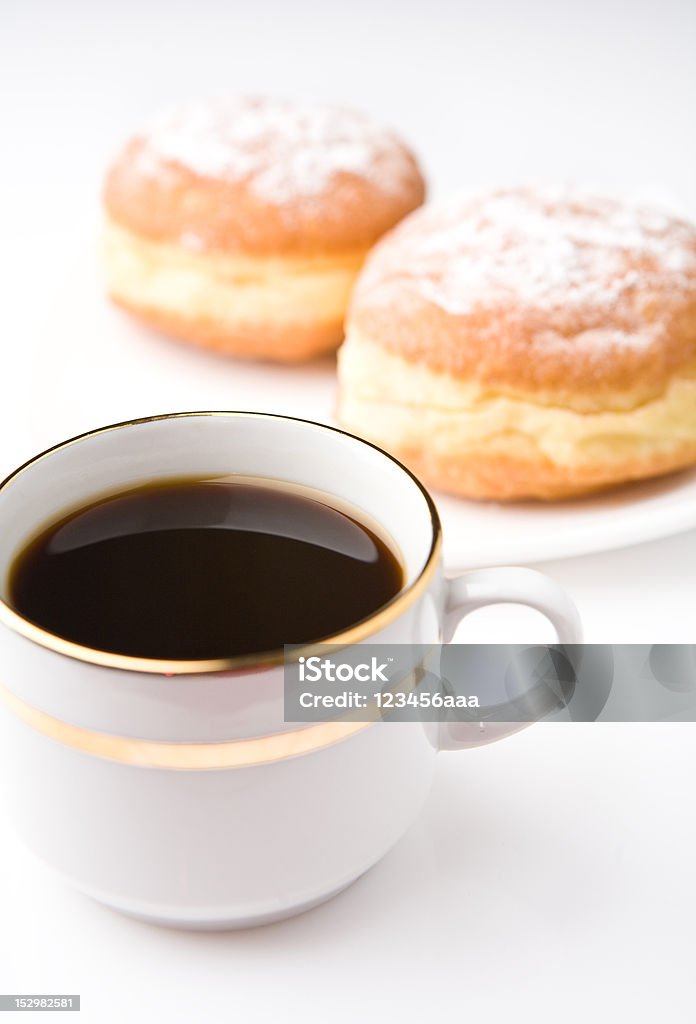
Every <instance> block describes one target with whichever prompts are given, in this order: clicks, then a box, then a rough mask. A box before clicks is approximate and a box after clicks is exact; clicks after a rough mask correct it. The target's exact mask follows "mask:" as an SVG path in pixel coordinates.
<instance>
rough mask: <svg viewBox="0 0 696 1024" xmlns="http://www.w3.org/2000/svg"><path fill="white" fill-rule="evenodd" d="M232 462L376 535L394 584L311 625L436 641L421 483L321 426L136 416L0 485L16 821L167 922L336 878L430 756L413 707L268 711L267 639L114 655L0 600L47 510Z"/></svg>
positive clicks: (325, 887)
mask: <svg viewBox="0 0 696 1024" xmlns="http://www.w3.org/2000/svg"><path fill="white" fill-rule="evenodd" d="M232 474H235V475H242V476H250V477H258V478H266V479H273V480H279V481H286V482H289V483H294V484H299V485H302V486H305V487H310V488H313V489H315V490H319V491H323V492H325V493H326V494H327V496H328V497H329V503H330V499H331V498H332V497H333V498H334V499H338V500H339V501H340V502H346V503H348V504H350V505H352V506H354V507H355V508H356V509H357V510H358V511H359V512H362V513H363V514H364V515H365V516H366V517H367V518H368V519H369V520H374V521H375V522H376V523H378V524H380V526H381V528H382V529H383V530H384V531H385V532H386V533H387V535H388V536H389V537H390V538H391V539H392V541H393V545H394V548H395V550H396V552H397V553H398V554H399V556H400V558H401V561H402V564H403V567H404V571H405V580H406V582H405V585H404V588H403V589H402V590H401V592H400V593H399V594H398V595H397V596H396V597H395V598H393V599H392V601H390V602H389V603H388V604H387V605H385V606H384V607H383V608H382V609H380V610H379V611H377V612H376V613H375V614H374V615H373V616H371V617H370V618H369V619H368V620H366V621H365V622H363V623H360V624H356V625H353V626H351V627H349V628H348V629H347V630H345V631H344V632H343V633H341V634H340V635H338V636H336V637H333V638H331V640H330V641H327V642H332V643H359V642H361V641H369V642H371V643H418V644H429V643H437V642H438V641H439V640H440V638H441V622H442V611H443V602H444V584H443V579H442V572H441V564H440V527H439V522H438V518H437V513H436V511H435V509H434V506H433V504H432V501H431V499H430V498H429V496H428V495H427V492H425V490H424V489H423V488H422V487H421V485H420V484H419V483H418V482H417V481H416V480H415V479H414V478H413V477H412V476H411V474H410V473H408V472H407V471H406V470H405V469H404V468H403V467H402V466H401V465H400V464H399V463H397V462H396V461H395V460H393V459H392V458H390V457H389V456H387V455H386V454H385V453H383V452H381V451H380V450H379V449H376V448H374V447H373V446H371V445H369V444H367V443H365V442H362V441H360V440H358V439H357V438H354V437H351V436H350V435H347V434H344V433H342V432H340V431H336V430H333V429H332V428H329V427H325V426H321V425H318V424H313V423H309V422H306V421H302V420H293V419H288V418H284V417H275V416H270V415H261V414H253V413H191V414H180V415H173V416H166V417H155V418H151V419H148V420H140V421H135V422H133V423H129V424H122V425H117V426H115V427H108V428H105V429H103V430H100V431H95V432H93V433H90V434H88V435H84V436H83V437H80V438H76V439H74V440H73V441H69V442H66V443H65V444H64V445H61V446H58V447H57V448H54V449H52V450H51V451H49V452H47V453H45V454H43V455H42V456H39V457H37V458H36V459H34V460H33V461H32V462H30V463H28V464H27V466H25V467H23V468H22V469H21V470H19V471H17V473H15V474H14V475H13V476H12V477H10V478H9V479H8V480H7V481H6V482H5V484H3V485H2V487H0V582H1V589H0V598H1V599H2V600H1V601H0V657H1V661H0V664H1V665H2V675H1V676H0V697H2V698H3V699H2V700H0V709H1V711H2V713H1V714H0V723H1V725H2V732H3V736H2V739H3V743H2V749H3V752H4V754H5V761H6V764H5V766H4V772H3V774H4V778H5V781H6V786H5V789H6V790H7V795H8V798H9V802H10V807H11V813H12V816H13V818H14V821H15V824H16V826H17V829H18V830H19V832H20V834H21V835H22V836H23V838H24V839H25V841H26V842H27V843H28V845H29V846H30V847H32V848H33V849H34V850H35V851H36V852H37V853H38V854H39V855H40V856H41V857H43V859H45V860H46V861H47V862H48V863H49V864H51V865H52V866H53V867H55V868H56V869H58V870H59V871H60V872H61V873H62V874H64V875H65V876H67V877H68V878H69V879H71V880H72V881H73V882H74V883H75V884H76V885H77V886H78V887H80V888H81V889H83V890H84V891H85V892H87V893H88V894H90V895H92V896H94V897H96V898H97V899H99V900H101V901H102V902H105V903H107V904H110V905H111V906H114V907H116V908H118V909H120V910H123V911H125V912H127V913H131V914H134V915H137V916H140V917H144V918H147V919H150V920H154V921H157V922H160V923H168V924H175V925H178V926H188V927H241V926H245V925H249V924H257V923H263V922H266V921H271V920H275V919H278V918H281V917H284V916H287V915H288V914H291V913H295V912H298V911H299V910H302V909H305V908H307V907H309V906H312V905H314V904H316V903H318V902H321V901H322V900H323V899H326V898H327V897H328V896H330V895H332V894H333V893H334V892H337V891H339V890H340V889H342V888H343V887H345V886H346V885H348V884H349V883H350V882H351V881H353V880H354V879H355V878H357V877H358V876H359V875H360V874H362V873H363V872H364V871H365V870H367V868H369V867H370V866H371V865H372V864H374V863H375V862H376V861H377V860H378V859H379V858H380V857H381V856H382V855H383V854H384V853H385V852H386V850H388V849H389V848H390V847H391V846H392V845H393V843H395V842H396V841H397V840H398V838H399V837H400V836H401V835H402V834H403V832H404V831H405V829H406V828H407V827H408V825H409V824H410V823H411V821H412V820H413V819H414V818H415V817H416V815H417V814H418V811H419V809H420V807H421V805H422V803H423V801H424V799H425V797H426V794H427V792H428V789H429V785H430V781H431V776H432V762H433V757H434V753H435V746H434V743H433V742H432V737H431V736H430V734H429V732H428V729H427V727H426V726H424V725H422V724H419V723H399V724H394V723H390V724H385V723H375V724H373V725H367V724H366V723H339V722H323V723H318V724H315V725H308V726H305V727H298V726H297V725H293V724H292V723H285V722H284V720H283V664H282V652H269V653H267V654H264V655H262V656H256V655H249V656H244V657H242V658H235V659H229V660H216V661H205V662H183V661H161V660H157V661H155V660H150V659H142V658H132V657H128V656H124V655H117V654H111V653H105V652H100V651H95V650H91V649H89V648H86V647H82V646H80V645H77V644H72V643H70V642H68V641H64V640H61V639H60V638H58V637H55V636H52V635H51V634H49V633H47V632H45V631H44V630H42V629H41V628H40V627H37V626H35V625H32V624H31V623H29V622H27V621H26V620H24V619H22V618H21V616H19V615H17V614H16V613H15V612H14V611H13V610H12V608H11V607H10V605H9V603H8V593H7V588H8V576H9V569H10V566H11V564H12V560H13V558H14V557H15V556H16V555H17V553H18V552H19V551H20V550H21V549H22V547H23V546H24V544H25V543H26V542H27V541H28V540H29V539H31V537H32V536H33V535H35V534H36V533H37V532H38V531H39V530H40V529H41V528H42V527H44V526H45V525H46V524H47V523H48V522H50V521H51V520H53V519H56V518H58V517H59V516H60V515H61V514H64V513H66V512H69V511H70V510H71V509H72V508H73V507H79V506H81V505H84V504H86V503H88V502H89V501H91V500H93V499H94V498H97V497H99V496H101V495H102V494H108V493H110V492H115V491H119V490H123V489H127V488H129V487H132V486H137V485H138V484H141V483H146V482H147V483H149V482H152V481H155V480H157V479H170V478H172V477H182V476H189V475H190V476H192V477H198V478H206V479H215V478H221V477H226V476H229V475H232ZM268 600H269V602H270V601H272V600H273V594H272V593H269V595H268ZM318 836H320V837H321V841H320V842H318V840H317V837H318ZM279 851H281V855H280V856H279V855H278V853H279Z"/></svg>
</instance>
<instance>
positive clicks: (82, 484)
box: [0, 413, 439, 603]
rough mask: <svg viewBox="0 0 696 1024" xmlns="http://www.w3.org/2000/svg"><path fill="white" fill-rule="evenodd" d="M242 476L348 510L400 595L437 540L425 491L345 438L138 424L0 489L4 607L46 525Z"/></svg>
mask: <svg viewBox="0 0 696 1024" xmlns="http://www.w3.org/2000/svg"><path fill="white" fill-rule="evenodd" d="M231 474H239V475H243V476H250V477H258V478H266V479H271V480H277V481H281V482H286V483H291V484H296V485H300V486H302V487H310V488H313V489H315V490H318V491H322V492H324V493H325V494H326V495H327V496H328V497H329V499H331V498H332V497H333V498H335V499H337V500H338V501H339V502H342V503H347V504H349V505H352V506H353V507H354V508H355V509H357V510H358V512H362V513H363V515H364V516H365V517H367V519H369V520H372V522H373V523H375V524H377V525H378V526H379V527H381V529H382V531H383V532H385V533H386V535H387V538H388V539H389V538H390V539H391V541H392V544H393V546H394V547H395V548H396V551H395V553H396V554H398V555H399V557H400V558H401V561H402V565H403V568H404V575H405V581H404V586H408V585H409V584H411V583H412V582H413V581H414V580H416V579H417V578H418V576H419V575H420V573H421V572H422V570H423V569H424V568H425V565H426V563H427V562H428V559H429V557H430V554H431V551H432V548H433V544H434V543H435V539H436V537H437V534H438V531H439V525H438V521H437V513H436V512H435V509H434V506H433V504H432V501H431V500H430V498H429V497H428V495H427V492H425V490H424V489H423V488H422V487H421V485H420V484H419V483H418V482H417V481H416V480H415V479H414V478H413V477H412V476H411V474H410V473H409V472H408V471H407V470H405V469H404V467H403V466H401V465H400V464H399V463H398V462H396V461H395V460H394V459H392V458H391V457H390V456H388V455H386V454H385V453H384V452H382V451H380V450H379V449H377V448H375V447H373V446H372V445H369V444H367V443H365V442H363V441H360V440H359V439H357V438H355V437H352V436H351V435H349V434H345V433H342V432H340V431H337V430H334V429H332V428H330V427H325V426H322V425H319V424H316V423H311V422H308V421H304V420H294V419H288V418H285V417H279V416H271V415H266V414H254V413H190V414H175V415H171V416H163V417H155V418H152V419H147V420H138V421H135V422H132V423H128V424H121V425H117V426H114V427H106V428H104V429H102V430H97V431H94V432H92V433H89V434H86V435H83V436H82V437H79V438H75V439H74V440H72V441H68V442H66V443H64V444H62V445H59V446H58V447H56V448H54V449H51V450H50V451H49V452H46V453H44V454H43V455H41V456H38V457H37V458H35V459H34V460H32V461H31V462H30V463H28V464H27V466H25V467H24V468H23V469H22V470H20V471H18V472H16V473H15V474H13V475H12V476H11V477H10V478H9V479H8V480H7V481H6V482H5V483H4V484H3V485H2V487H1V488H0V598H1V599H2V600H3V601H4V602H5V603H9V593H8V589H9V586H8V585H9V576H10V569H11V566H12V562H13V559H14V557H15V556H16V554H17V553H18V552H19V551H20V550H21V549H22V547H23V546H24V544H26V543H27V541H28V540H30V539H31V537H32V536H34V535H35V534H36V533H37V532H39V531H40V530H41V529H42V528H43V527H44V526H46V525H48V524H49V523H50V522H51V521H52V520H54V519H56V518H58V517H59V516H60V515H62V514H66V513H68V512H70V511H71V510H72V509H73V508H78V507H80V506H81V505H83V504H86V503H88V502H89V501H91V500H93V499H95V498H98V497H99V496H100V495H107V494H109V493H112V492H114V491H118V490H122V489H127V488H128V487H133V486H137V485H139V484H142V483H146V482H148V481H155V480H166V479H168V478H177V477H187V476H191V477H201V478H206V479H215V478H222V477H226V476H229V475H231Z"/></svg>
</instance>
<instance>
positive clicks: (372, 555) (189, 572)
mask: <svg viewBox="0 0 696 1024" xmlns="http://www.w3.org/2000/svg"><path fill="white" fill-rule="evenodd" d="M402 584H403V572H402V569H401V566H400V564H399V562H398V560H397V558H396V557H395V555H394V554H393V553H392V551H391V550H390V549H389V547H388V546H387V545H386V544H385V543H384V541H383V540H381V539H380V538H379V537H378V536H377V535H376V534H375V533H374V532H373V531H372V530H371V529H369V527H368V526H366V525H365V524H364V523H362V522H360V521H359V520H358V519H356V518H354V517H353V516H351V515H348V514H347V513H346V512H344V511H340V510H339V509H336V508H332V507H331V506H330V505H327V504H325V503H324V502H323V501H322V500H320V499H319V498H318V497H314V496H312V495H308V494H305V493H302V492H300V491H293V490H291V489H289V488H285V487H276V486H272V485H268V484H263V483H262V482H259V483H255V482H252V483H250V482H248V481H238V482H224V483H223V482H210V481H201V480H185V481H176V482H167V483H159V482H158V483H156V484H151V485H148V486H144V487H140V488H138V489H136V490H130V491H127V492H122V493H119V494H115V495H112V496H110V497H107V498H103V499H100V500H98V501H94V502H93V503H91V504H89V505H87V506H85V507H84V508H81V509H79V510H78V511H77V512H73V513H71V514H70V515H66V516H65V517H63V518H61V519H60V520H58V521H57V522H54V523H52V524H51V525H50V526H49V527H48V528H47V529H45V530H44V531H43V532H42V533H41V534H40V536H38V537H36V538H35V539H34V540H32V541H31V543H30V544H29V545H28V546H27V547H26V548H25V549H24V550H23V551H22V552H21V554H20V555H19V556H18V557H17V559H16V560H15V562H14V565H13V566H12V571H11V576H10V599H11V602H12V604H13V606H14V607H15V609H16V610H17V611H18V612H19V613H20V614H21V615H23V616H24V617H25V618H27V619H29V620H31V621H32V622H34V623H36V624H37V625H39V626H42V627H43V628H44V629H46V630H48V631H50V632H51V633H55V634H57V635H58V636H61V637H64V638H65V639H68V640H73V641H75V642H77V643H80V644H82V645H84V646H87V647H92V648H97V649H99V650H103V651H114V652H117V653H119V654H128V655H133V656H139V657H145V658H163V659H172V660H178V659H201V658H227V657H232V656H234V655H239V654H250V653H254V652H260V651H269V650H275V649H277V648H280V647H282V646H283V644H299V643H306V642H309V641H313V640H320V639H322V638H325V637H330V636H332V635H333V634H336V633H339V632H341V630H344V629H346V628H347V627H349V626H351V625H353V624H355V623H356V622H359V621H360V620H361V619H364V618H366V617H367V616H369V615H371V614H372V613H373V612H374V611H376V610H377V609H378V608H380V607H381V606H382V605H384V604H386V602H387V601H389V600H390V599H391V598H392V597H394V595H395V594H396V593H398V591H399V590H400V589H401V586H402Z"/></svg>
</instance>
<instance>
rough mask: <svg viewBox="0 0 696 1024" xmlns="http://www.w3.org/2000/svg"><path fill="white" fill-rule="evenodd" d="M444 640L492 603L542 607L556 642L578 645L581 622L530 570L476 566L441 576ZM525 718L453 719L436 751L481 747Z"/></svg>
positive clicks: (557, 591) (558, 591)
mask: <svg viewBox="0 0 696 1024" xmlns="http://www.w3.org/2000/svg"><path fill="white" fill-rule="evenodd" d="M446 586H447V594H446V598H445V616H444V638H443V639H444V642H445V643H450V642H451V640H452V638H453V636H454V633H455V631H456V629H457V626H458V625H459V623H460V622H461V621H462V619H464V618H465V617H466V616H467V615H469V614H470V613H471V612H475V611H477V610H478V609H479V608H485V607H487V606H488V605H492V604H520V605H526V606H527V607H528V608H534V609H535V610H536V611H538V612H541V614H542V615H544V616H545V617H546V618H547V619H548V620H549V622H550V623H551V625H552V626H553V628H554V630H555V632H556V636H557V639H558V643H560V644H581V643H582V623H581V621H580V615H579V614H578V610H577V608H576V607H575V605H574V604H573V602H572V600H571V599H570V597H569V596H568V595H567V594H566V592H565V591H564V590H563V589H562V588H561V587H559V585H558V584H557V583H554V581H553V580H552V579H550V578H549V577H548V576H544V574H543V573H541V572H537V571H536V570H535V569H523V568H518V567H510V566H504V567H500V568H494V569H477V570H474V571H472V572H465V573H462V574H461V575H458V576H454V577H451V578H449V579H447V580H446ZM526 724H528V723H524V722H510V723H504V722H485V723H484V722H456V723H451V724H447V725H443V727H442V728H441V730H440V736H439V743H438V746H439V748H440V750H460V749H463V748H467V747H475V746H481V745H482V744H484V743H491V742H493V741H494V740H498V739H502V738H503V737H504V736H509V735H510V734H511V733H513V732H517V731H518V730H519V729H523V728H524V727H525V725H526Z"/></svg>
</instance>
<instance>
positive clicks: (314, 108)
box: [140, 98, 414, 204]
mask: <svg viewBox="0 0 696 1024" xmlns="http://www.w3.org/2000/svg"><path fill="white" fill-rule="evenodd" d="M145 142H146V145H145V147H144V149H143V150H142V153H141V158H140V159H141V164H140V169H141V171H142V172H143V173H146V174H153V175H155V174H157V173H160V172H161V171H162V166H163V164H164V166H165V167H166V164H167V163H176V164H179V165H182V166H184V167H186V168H187V169H189V170H191V171H193V172H194V173H195V174H198V175H200V176H202V177H206V178H216V179H222V180H225V181H232V182H244V183H246V184H247V186H248V187H249V188H250V189H251V190H252V191H253V192H254V193H255V194H256V195H257V196H258V197H259V198H260V199H262V200H264V201H266V202H270V203H277V204H283V203H285V202H287V201H289V200H292V199H294V198H298V197H299V198H303V197H304V198H313V197H316V196H320V195H322V194H323V193H324V192H325V191H326V189H327V188H328V187H329V186H330V185H331V184H332V183H333V182H334V181H335V179H336V177H337V176H338V175H351V176H355V177H358V178H361V179H364V180H366V181H368V182H370V183H371V184H372V185H373V186H375V187H377V188H379V189H380V190H381V191H383V192H385V193H387V194H389V193H394V194H399V193H400V192H401V191H403V189H404V188H409V187H412V183H413V178H414V163H413V159H412V158H411V156H410V155H409V154H408V152H407V151H406V150H405V148H404V147H403V145H402V144H401V143H400V141H399V140H398V139H397V138H396V137H395V136H394V135H392V134H390V133H389V132H387V131H385V130H384V129H383V128H381V127H380V126H379V125H377V124H375V123H374V122H373V121H372V120H371V119H369V118H368V117H366V116H365V115H363V114H360V113H358V112H356V111H352V110H346V109H344V108H341V107H334V106H327V105H310V104H304V105H302V104H297V103H292V102H290V101H285V100H272V99H262V98H239V99H234V100H228V101H217V102H209V103H195V104H188V105H186V106H183V107H179V108H178V109H176V110H172V111H170V112H168V113H167V114H165V115H164V116H163V117H161V118H160V119H159V120H158V121H156V122H155V123H154V124H153V125H152V126H151V129H150V131H149V132H148V133H147V134H146V135H145Z"/></svg>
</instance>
